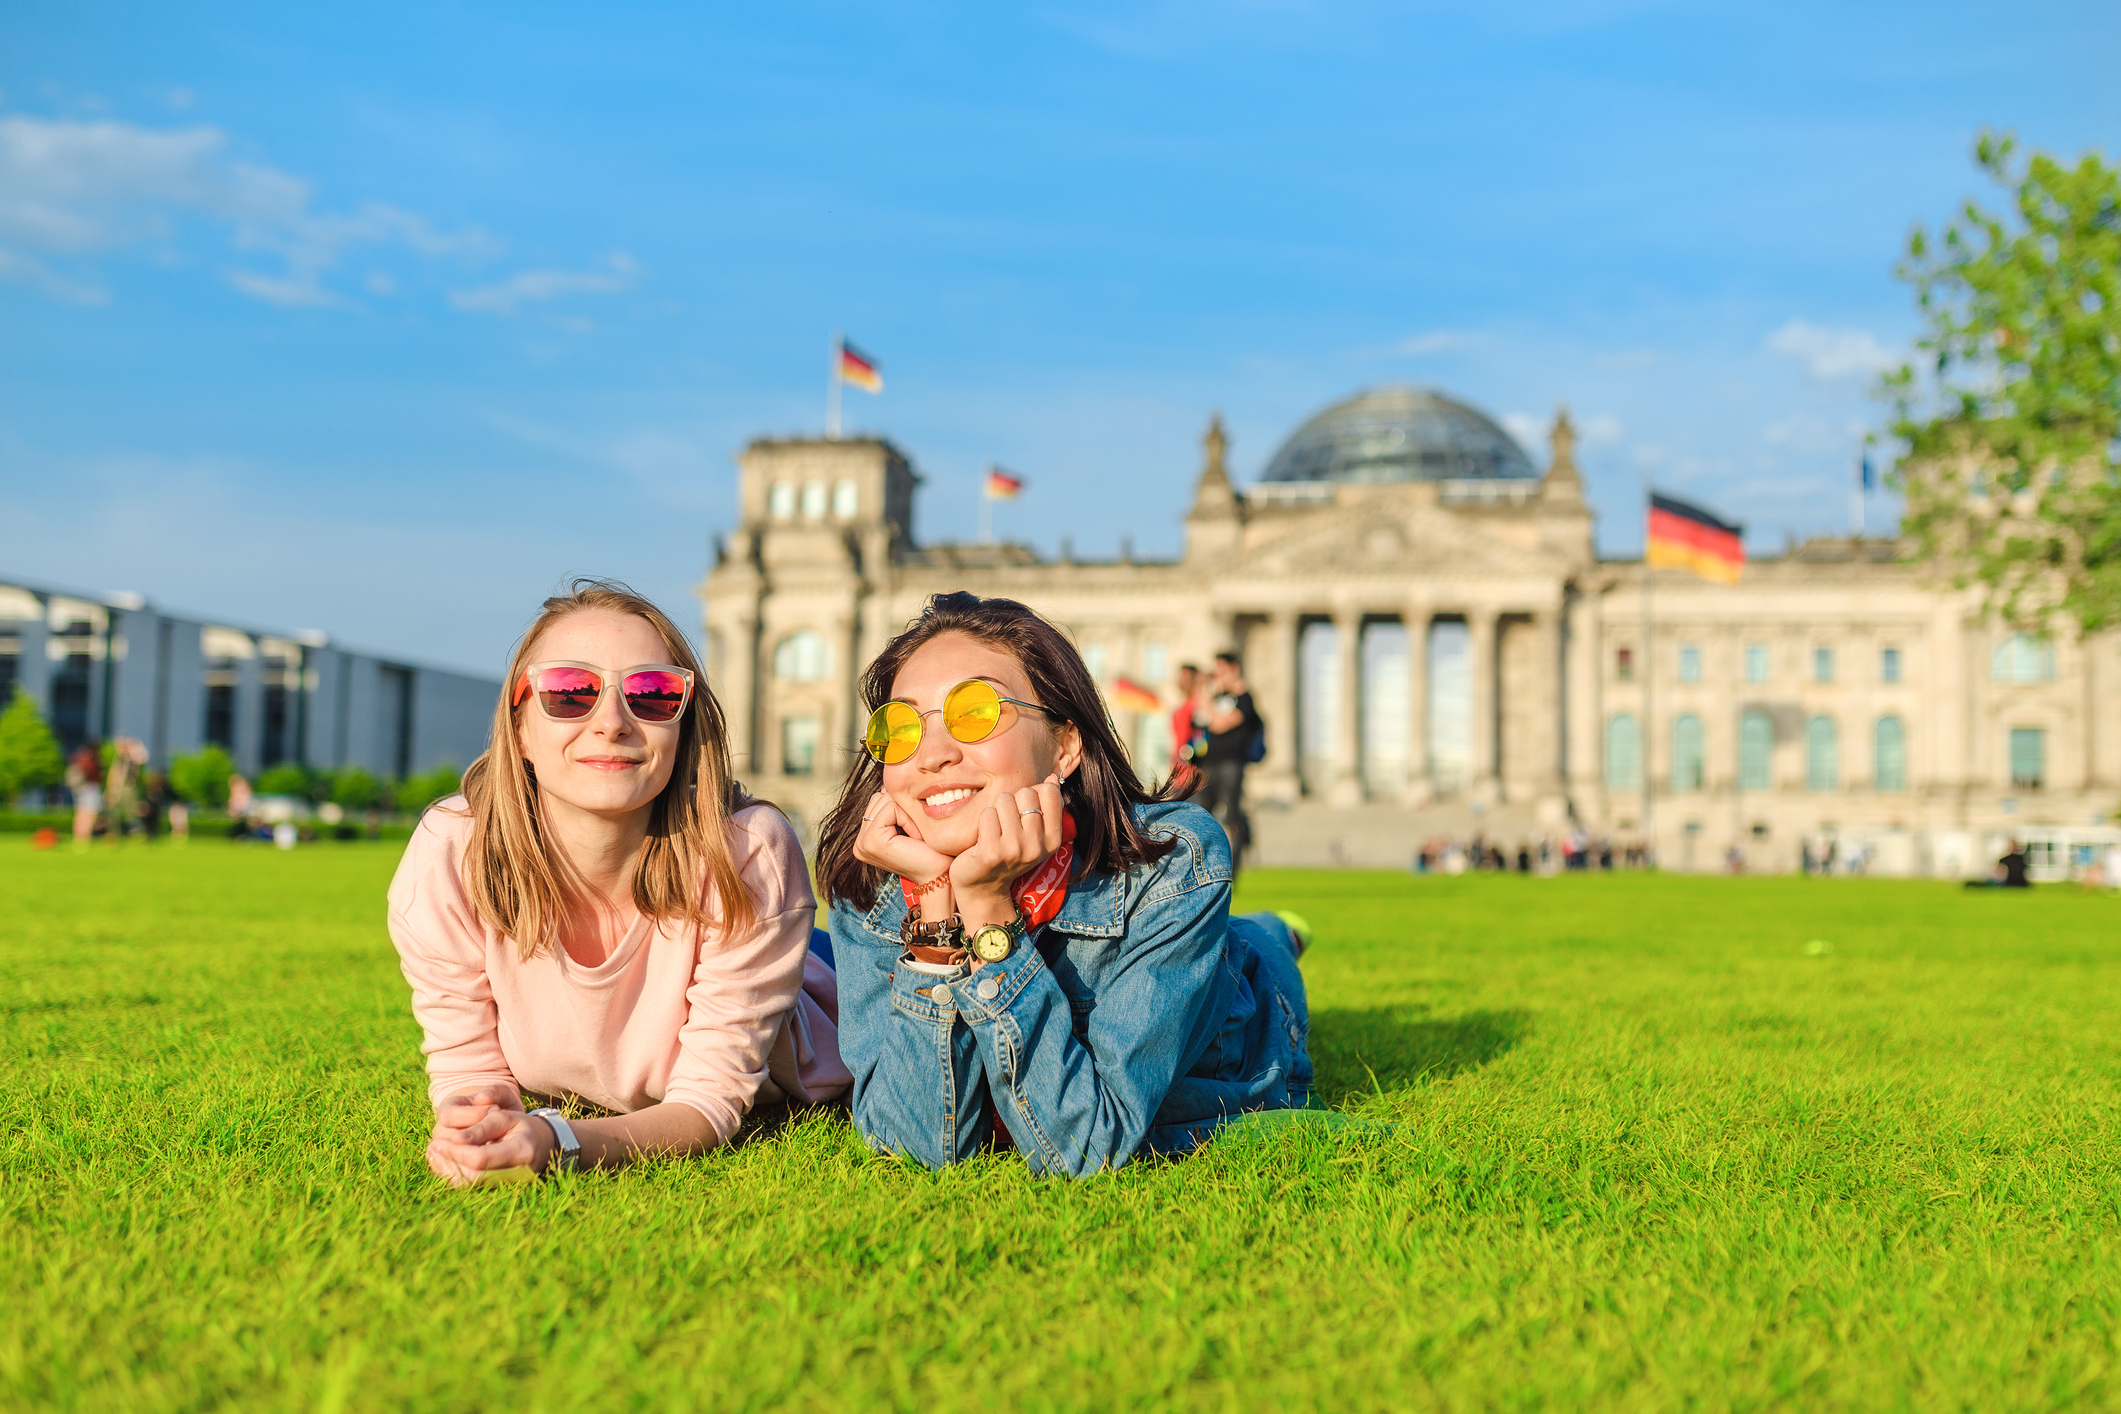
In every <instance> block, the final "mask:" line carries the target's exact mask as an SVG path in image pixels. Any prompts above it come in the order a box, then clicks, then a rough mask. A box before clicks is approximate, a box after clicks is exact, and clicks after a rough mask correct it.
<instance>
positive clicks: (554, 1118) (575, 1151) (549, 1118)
mask: <svg viewBox="0 0 2121 1414" xmlns="http://www.w3.org/2000/svg"><path fill="white" fill-rule="evenodd" d="M531 1113H532V1114H534V1115H536V1116H537V1117H538V1118H539V1119H542V1120H544V1121H545V1123H546V1124H548V1125H550V1126H551V1127H552V1137H553V1139H554V1141H555V1142H557V1143H558V1144H559V1146H560V1148H559V1152H558V1153H557V1154H555V1155H554V1158H556V1159H557V1160H558V1161H559V1164H560V1167H562V1168H569V1169H574V1168H580V1167H581V1166H582V1141H581V1140H580V1139H578V1138H576V1137H575V1132H574V1126H573V1125H571V1124H569V1123H568V1122H567V1116H565V1115H563V1114H561V1113H560V1112H559V1111H558V1110H556V1109H554V1108H553V1107H552V1106H550V1105H541V1106H539V1107H538V1108H537V1109H534V1110H532V1111H531ZM551 1166H552V1165H551V1164H549V1163H548V1164H547V1165H546V1167H547V1168H550V1167H551Z"/></svg>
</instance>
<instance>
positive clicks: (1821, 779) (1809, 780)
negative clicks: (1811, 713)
mask: <svg viewBox="0 0 2121 1414" xmlns="http://www.w3.org/2000/svg"><path fill="white" fill-rule="evenodd" d="M1804 784H1805V786H1806V788H1807V789H1810V790H1835V789H1838V788H1839V787H1840V785H1841V736H1840V733H1838V732H1836V731H1835V730H1834V719H1833V718H1832V717H1814V718H1812V720H1810V721H1809V722H1806V723H1805V724H1804Z"/></svg>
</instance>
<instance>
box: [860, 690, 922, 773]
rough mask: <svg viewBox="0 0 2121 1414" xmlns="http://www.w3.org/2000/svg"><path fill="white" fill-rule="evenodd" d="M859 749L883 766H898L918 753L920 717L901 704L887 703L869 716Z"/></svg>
mask: <svg viewBox="0 0 2121 1414" xmlns="http://www.w3.org/2000/svg"><path fill="white" fill-rule="evenodd" d="M862 745H863V746H865V747H867V748H868V750H869V754H870V755H871V756H874V757H875V758H876V759H877V760H879V761H881V762H883V763H884V764H885V765H886V766H896V765H898V763H899V762H901V761H904V760H906V759H907V758H909V757H911V756H912V755H913V753H914V752H915V751H918V750H919V749H920V745H921V714H920V713H918V712H916V711H914V710H913V709H912V708H911V707H908V706H907V705H906V704H905V703H903V702H886V703H885V704H884V705H883V706H881V707H879V708H877V709H876V710H875V711H874V712H871V713H870V714H869V730H868V732H867V733H865V734H864V735H863V737H862Z"/></svg>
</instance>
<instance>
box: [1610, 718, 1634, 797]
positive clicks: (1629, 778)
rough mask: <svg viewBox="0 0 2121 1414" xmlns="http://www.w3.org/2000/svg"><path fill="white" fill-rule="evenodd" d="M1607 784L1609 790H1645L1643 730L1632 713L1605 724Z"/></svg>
mask: <svg viewBox="0 0 2121 1414" xmlns="http://www.w3.org/2000/svg"><path fill="white" fill-rule="evenodd" d="M1605 783H1606V787H1607V789H1609V790H1641V789H1642V732H1641V731H1640V730H1639V729H1638V728H1637V727H1636V725H1635V714H1634V713H1632V712H1621V713H1617V714H1616V715H1615V716H1614V717H1613V718H1612V720H1611V721H1609V722H1607V723H1606V724H1605Z"/></svg>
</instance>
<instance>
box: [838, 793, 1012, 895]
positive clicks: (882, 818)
mask: <svg viewBox="0 0 2121 1414" xmlns="http://www.w3.org/2000/svg"><path fill="white" fill-rule="evenodd" d="M987 813H988V814H990V815H991V814H993V813H994V812H992V811H989V812H987ZM862 819H863V822H864V823H863V825H862V828H861V832H860V833H859V834H857V835H856V836H855V837H854V857H855V858H856V859H859V860H861V861H862V863H864V864H873V865H875V866H876V867H877V868H879V869H889V870H890V871H891V872H892V873H894V874H896V875H898V876H899V877H900V878H901V879H911V880H912V881H913V882H914V883H916V884H925V883H927V882H928V881H929V880H930V879H933V878H935V877H936V876H938V875H940V874H942V873H943V872H944V871H946V870H948V869H949V868H950V856H949V855H947V854H943V853H940V852H938V851H937V850H936V849H935V847H934V846H932V845H930V844H929V843H928V842H927V841H926V840H923V839H922V838H921V837H920V833H919V831H917V830H915V829H914V828H913V822H912V821H911V820H908V819H907V818H906V814H905V812H904V811H902V810H900V809H899V807H898V802H897V801H895V800H893V799H892V798H891V797H890V796H888V795H886V794H884V792H882V791H878V792H877V793H876V794H875V795H872V796H870V797H869V805H868V808H867V809H865V810H864V811H863V812H862Z"/></svg>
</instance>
